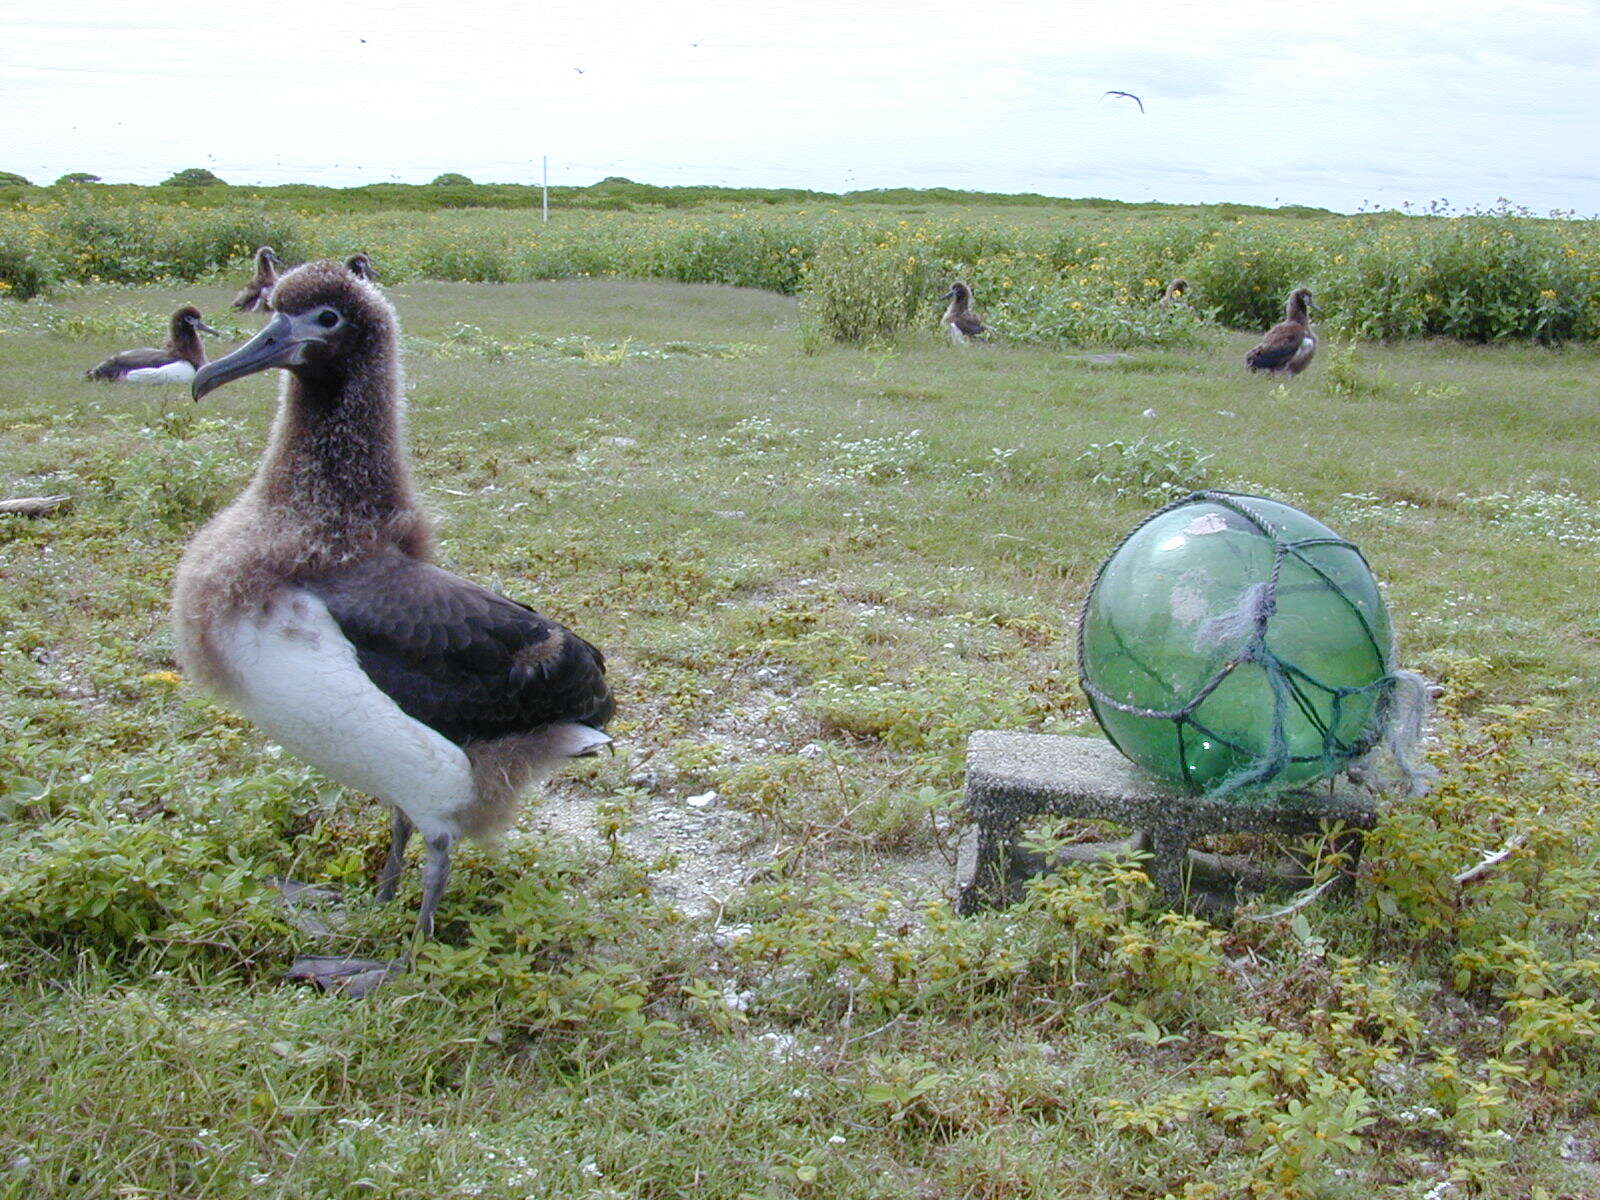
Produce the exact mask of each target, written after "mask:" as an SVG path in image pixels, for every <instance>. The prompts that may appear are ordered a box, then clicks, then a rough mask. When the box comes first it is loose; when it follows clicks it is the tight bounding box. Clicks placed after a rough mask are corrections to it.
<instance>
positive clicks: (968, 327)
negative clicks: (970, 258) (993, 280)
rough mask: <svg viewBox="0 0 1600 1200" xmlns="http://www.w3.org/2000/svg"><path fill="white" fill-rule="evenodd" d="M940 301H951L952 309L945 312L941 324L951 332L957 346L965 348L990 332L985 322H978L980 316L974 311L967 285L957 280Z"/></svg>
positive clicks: (951, 337) (969, 289)
mask: <svg viewBox="0 0 1600 1200" xmlns="http://www.w3.org/2000/svg"><path fill="white" fill-rule="evenodd" d="M939 299H941V300H948V301H950V307H949V308H947V309H945V310H944V316H942V317H940V318H939V323H940V324H941V325H943V326H944V327H945V329H946V330H948V331H949V334H950V340H951V342H953V343H954V344H955V345H957V346H964V345H966V344H967V343H968V342H970V341H972V340H973V339H974V338H981V337H983V336H984V335H985V334H986V333H987V332H988V330H987V329H986V328H985V327H984V324H983V322H982V321H980V320H978V314H977V313H975V312H973V311H972V289H971V288H970V287H968V286H967V285H966V284H964V283H962V282H961V281H960V280H957V281H956V282H955V283H952V284H951V285H950V290H949V291H948V292H946V293H945V294H944V295H942V296H940V297H939Z"/></svg>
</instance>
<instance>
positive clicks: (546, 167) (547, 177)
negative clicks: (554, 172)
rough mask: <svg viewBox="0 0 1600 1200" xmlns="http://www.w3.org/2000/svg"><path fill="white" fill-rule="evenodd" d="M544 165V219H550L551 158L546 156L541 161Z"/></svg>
mask: <svg viewBox="0 0 1600 1200" xmlns="http://www.w3.org/2000/svg"><path fill="white" fill-rule="evenodd" d="M540 161H541V162H542V163H543V164H544V184H543V188H544V219H545V220H546V221H548V220H549V219H550V156H549V155H548V154H546V155H545V156H544V158H543V159H541V160H540Z"/></svg>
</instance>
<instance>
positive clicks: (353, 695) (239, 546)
mask: <svg viewBox="0 0 1600 1200" xmlns="http://www.w3.org/2000/svg"><path fill="white" fill-rule="evenodd" d="M273 308H274V309H275V313H274V315H273V317H272V319H271V320H270V321H268V323H267V325H266V327H265V328H263V329H262V330H261V332H260V333H259V334H257V335H256V337H254V338H253V339H252V340H251V341H249V342H247V343H246V344H245V345H243V346H241V347H240V348H239V349H238V350H235V351H234V352H233V353H232V354H230V355H228V356H227V357H226V358H221V359H218V360H217V361H216V362H213V363H211V364H209V365H208V366H207V367H205V369H203V370H202V371H201V372H200V373H199V374H197V375H196V376H195V379H194V384H193V392H194V397H195V399H196V400H198V399H200V398H201V397H203V396H205V395H206V394H207V393H208V392H210V391H212V390H213V389H215V388H217V387H220V386H221V385H223V384H224V383H227V382H228V381H229V380H233V379H238V378H240V377H241V376H244V375H249V374H252V373H253V372H256V371H262V370H266V369H267V368H269V367H281V368H283V369H284V375H283V382H282V386H281V390H280V393H279V401H278V413H277V418H276V420H275V421H274V422H273V426H272V432H271V435H270V439H269V442H268V446H267V450H266V454H265V456H264V457H263V458H262V461H261V464H260V466H259V467H258V468H257V469H256V473H255V477H254V478H253V479H252V480H251V481H250V483H249V485H248V486H247V487H246V488H245V490H244V493H243V494H242V495H241V496H240V497H239V498H238V499H237V500H235V501H234V502H233V504H232V505H230V506H229V507H228V508H227V509H226V510H224V511H223V512H222V513H220V514H219V515H218V516H217V517H215V518H214V519H213V520H212V521H211V522H210V523H209V524H207V525H206V526H205V528H203V529H202V530H201V531H200V532H199V533H198V534H196V535H195V538H194V540H193V541H192V542H190V543H189V547H188V549H187V550H186V551H185V552H184V555H183V559H182V561H181V562H180V564H179V566H178V576H177V582H176V585H175V588H174V594H173V622H174V627H175V632H176V635H177V644H178V657H179V661H180V663H181V665H182V666H183V668H184V670H185V672H186V673H187V674H188V675H189V676H190V677H191V678H192V679H194V680H195V681H197V682H198V683H199V684H200V685H201V686H202V687H204V688H206V689H207V690H209V691H211V692H212V693H213V694H215V695H217V696H218V697H220V698H222V699H223V700H225V701H227V702H228V703H230V704H232V705H234V706H235V707H237V708H238V709H239V710H240V711H241V712H243V713H244V714H245V715H246V716H248V717H250V719H251V720H253V721H254V722H255V723H256V724H257V725H259V726H260V727H261V729H262V730H263V732H265V733H266V734H267V735H268V736H269V737H271V738H273V739H274V740H275V741H277V742H279V743H281V744H282V745H283V746H284V747H285V748H286V749H288V750H290V751H291V752H292V753H294V754H296V755H298V756H299V757H301V758H303V759H305V760H306V761H307V762H309V763H311V764H313V765H314V766H316V767H318V768H319V769H321V770H322V771H323V772H325V773H326V774H328V775H329V776H331V777H332V778H334V779H336V780H338V781H339V782H341V783H343V784H346V785H347V786H349V787H352V788H355V789H356V790H358V791H362V792H366V793H368V794H370V795H372V796H374V797H376V798H377V799H378V800H380V801H382V802H383V803H384V804H385V805H387V806H388V807H389V808H390V810H391V823H392V828H391V838H390V845H389V857H388V861H387V862H386V863H385V864H384V867H383V871H382V874H381V876H380V878H379V887H378V898H379V899H380V900H388V899H390V898H392V897H393V895H394V893H395V888H396V885H397V883H398V881H399V878H400V872H401V864H402V856H403V854H404V852H405V848H406V843H407V841H408V840H409V839H410V837H411V834H412V831H413V830H416V831H418V832H420V834H421V835H422V840H423V842H424V843H425V845H426V847H427V854H426V860H425V864H424V867H423V891H422V907H421V911H420V913H419V915H418V919H417V925H418V929H419V931H420V933H421V934H422V935H424V936H426V935H428V934H431V933H432V931H433V922H434V912H435V909H436V908H437V907H438V904H439V898H440V896H441V895H443V893H444V889H445V883H446V881H447V879H448V878H449V872H450V851H451V848H452V847H453V846H454V845H455V844H456V842H457V841H459V840H460V839H461V838H462V837H464V836H467V837H471V836H484V835H488V834H491V833H494V832H496V831H498V830H499V829H502V828H504V827H505V825H507V824H508V823H509V821H510V819H511V817H512V815H513V811H514V805H515V801H516V798H517V795H518V793H520V792H521V791H522V790H523V788H524V787H526V786H527V785H528V784H529V783H530V782H532V781H533V780H534V779H536V778H540V777H542V776H544V775H546V774H548V773H549V772H550V771H551V770H553V769H554V768H555V767H557V766H558V765H559V764H560V763H561V762H562V760H564V759H566V758H569V757H574V756H577V755H583V754H588V753H592V752H593V751H594V750H595V749H596V748H597V747H600V746H603V745H606V744H608V743H609V742H610V739H609V738H608V737H607V736H606V735H605V734H604V733H602V732H601V729H602V728H603V727H604V725H605V724H606V722H607V721H608V720H609V719H610V717H611V715H612V712H613V710H614V707H615V706H614V704H613V701H612V697H611V689H610V687H609V686H608V685H607V683H606V677H605V660H604V658H603V657H602V656H601V654H600V651H598V650H596V649H595V648H594V647H593V646H591V645H590V644H589V643H588V642H586V641H584V640H583V639H582V638H580V637H578V636H577V635H576V634H575V633H573V632H571V631H570V630H568V629H566V628H564V627H563V626H561V625H559V624H557V623H556V622H554V621H552V620H550V619H548V618H546V617H543V616H540V615H539V614H538V613H536V612H534V611H533V610H532V609H530V608H528V607H526V606H525V605H523V604H520V603H518V602H516V601H514V600H508V599H507V598H506V597H504V596H501V595H499V594H497V593H495V592H493V591H490V590H489V589H488V588H485V587H480V586H479V585H478V584H476V583H472V582H470V581H469V580H466V579H463V578H461V577H460V576H457V575H452V574H451V573H450V572H448V571H445V570H442V569H441V568H439V567H437V566H435V565H433V563H432V561H431V560H432V557H433V532H432V528H431V523H430V521H429V519H428V517H427V516H426V515H425V514H424V512H423V511H422V508H421V507H420V505H419V503H418V501H417V497H416V495H415V493H414V492H413V490H412V483H411V471H410V467H409V465H408V463H407V456H406V452H405V433H404V428H403V416H402V401H401V394H402V382H401V372H400V354H399V346H398V340H399V330H398V327H397V324H396V321H395V315H394V310H393V309H392V308H391V307H390V306H389V303H388V301H387V300H385V299H384V298H383V296H382V294H381V293H379V291H378V290H377V288H375V287H374V286H372V285H371V284H370V283H368V282H367V281H366V280H364V279H361V278H358V277H357V276H356V275H355V274H353V273H352V272H351V271H350V270H349V269H348V268H347V267H344V266H341V265H339V264H336V263H331V262H316V263H309V264H307V265H305V266H302V267H298V268H296V269H295V270H293V271H291V272H290V273H289V274H287V275H285V276H284V277H283V278H282V279H281V280H280V281H279V282H278V285H277V288H276V290H275V292H274V293H273Z"/></svg>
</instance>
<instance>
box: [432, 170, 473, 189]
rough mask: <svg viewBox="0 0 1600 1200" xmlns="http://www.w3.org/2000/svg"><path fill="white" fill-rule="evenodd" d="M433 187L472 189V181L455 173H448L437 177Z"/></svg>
mask: <svg viewBox="0 0 1600 1200" xmlns="http://www.w3.org/2000/svg"><path fill="white" fill-rule="evenodd" d="M430 186H431V187H471V186H473V184H472V180H470V179H468V178H467V177H466V176H465V175H458V174H456V172H454V171H446V172H445V173H444V174H443V175H439V176H436V177H435V178H434V180H433V183H432V184H431V185H430Z"/></svg>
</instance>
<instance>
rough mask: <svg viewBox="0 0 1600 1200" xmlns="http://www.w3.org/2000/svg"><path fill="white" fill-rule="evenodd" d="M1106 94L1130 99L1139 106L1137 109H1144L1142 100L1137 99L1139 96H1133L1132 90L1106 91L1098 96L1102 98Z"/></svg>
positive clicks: (1141, 110)
mask: <svg viewBox="0 0 1600 1200" xmlns="http://www.w3.org/2000/svg"><path fill="white" fill-rule="evenodd" d="M1106 96H1121V97H1123V98H1124V99H1127V100H1132V101H1133V102H1134V103H1135V104H1137V105H1138V106H1139V111H1140V112H1143V111H1144V101H1143V100H1141V99H1139V97H1137V96H1135V95H1134V94H1133V93H1132V92H1106V93H1105V94H1104V95H1102V96H1101V97H1100V99H1102V100H1104V99H1105V98H1106Z"/></svg>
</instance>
